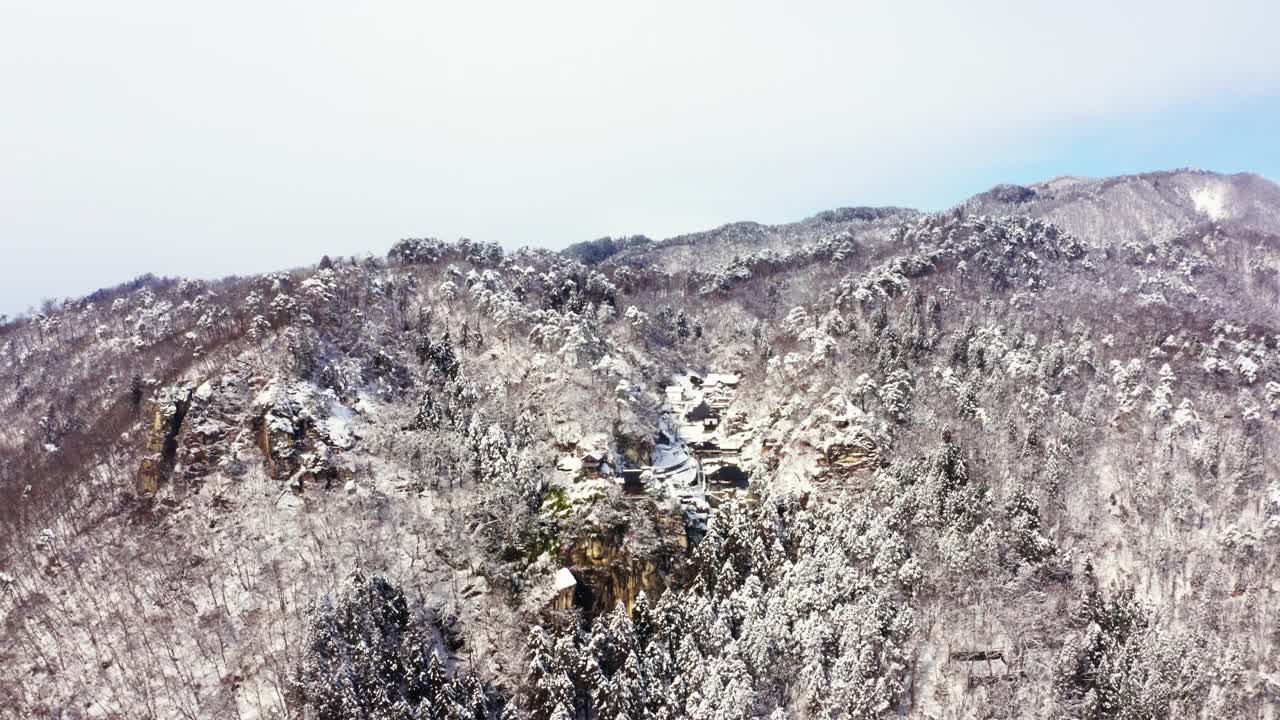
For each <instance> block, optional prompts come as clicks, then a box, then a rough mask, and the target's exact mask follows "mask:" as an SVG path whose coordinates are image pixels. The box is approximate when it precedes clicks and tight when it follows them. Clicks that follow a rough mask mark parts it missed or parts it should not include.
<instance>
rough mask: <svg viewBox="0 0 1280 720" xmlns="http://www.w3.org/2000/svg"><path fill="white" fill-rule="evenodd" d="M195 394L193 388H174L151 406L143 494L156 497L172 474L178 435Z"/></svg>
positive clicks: (142, 466) (140, 486)
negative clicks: (150, 494)
mask: <svg viewBox="0 0 1280 720" xmlns="http://www.w3.org/2000/svg"><path fill="white" fill-rule="evenodd" d="M194 393H195V387H194V386H192V385H174V386H172V387H168V388H165V389H164V390H162V391H160V392H159V393H158V394H157V395H156V397H155V398H154V399H153V400H151V401H150V403H148V411H149V412H150V414H151V416H152V422H151V429H150V430H149V431H148V433H147V453H146V455H145V456H144V457H143V458H142V463H141V464H140V465H139V466H138V490H139V491H140V492H145V493H152V494H153V493H155V492H156V491H157V490H159V489H160V485H161V483H163V482H165V481H166V480H168V479H169V475H170V474H171V473H172V472H173V466H174V461H175V457H176V455H177V451H178V433H180V432H181V431H182V421H183V420H184V419H185V418H186V415H187V410H188V409H189V408H190V407H191V397H192V395H193V394H194Z"/></svg>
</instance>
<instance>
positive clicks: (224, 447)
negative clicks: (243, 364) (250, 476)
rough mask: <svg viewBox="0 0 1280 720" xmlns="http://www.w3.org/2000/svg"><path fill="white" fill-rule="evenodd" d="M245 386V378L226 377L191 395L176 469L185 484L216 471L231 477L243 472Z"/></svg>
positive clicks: (246, 436) (203, 384) (207, 382)
mask: <svg viewBox="0 0 1280 720" xmlns="http://www.w3.org/2000/svg"><path fill="white" fill-rule="evenodd" d="M245 385H246V382H245V378H244V377H242V376H239V375H236V374H228V375H224V376H222V377H221V378H215V379H211V380H208V381H206V382H204V383H202V384H200V385H199V386H198V387H197V388H196V389H195V392H194V393H192V396H191V407H190V409H189V411H188V413H187V418H186V422H185V425H184V428H183V431H182V436H181V438H180V439H179V447H178V457H177V466H176V467H175V470H177V471H179V472H180V473H181V477H182V478H183V479H184V480H189V481H194V480H198V479H200V478H203V477H205V476H207V475H209V474H210V473H212V472H214V471H215V470H220V471H222V472H224V473H226V474H228V475H230V476H237V475H239V474H240V473H241V472H243V463H242V462H241V458H240V450H241V449H242V448H243V446H244V445H245V444H246V443H247V438H248V429H247V426H248V423H247V420H246V413H245V412H244V408H245V404H246V397H245V392H246V391H245Z"/></svg>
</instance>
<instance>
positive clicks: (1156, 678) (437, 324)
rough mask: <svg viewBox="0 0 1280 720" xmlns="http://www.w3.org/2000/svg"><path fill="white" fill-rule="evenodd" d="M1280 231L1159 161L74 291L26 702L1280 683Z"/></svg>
mask: <svg viewBox="0 0 1280 720" xmlns="http://www.w3.org/2000/svg"><path fill="white" fill-rule="evenodd" d="M1277 232H1280V189H1277V187H1276V186H1275V185H1272V184H1270V183H1268V182H1267V181H1265V180H1262V179H1260V178H1256V177H1253V176H1220V175H1214V174H1209V173H1199V172H1175V173H1156V174H1150V175H1141V176H1131V177H1125V178H1114V179H1109V180H1099V181H1094V180H1077V179H1059V180H1055V181H1050V182H1047V183H1042V184H1037V185H1033V186H1030V187H1028V188H1015V187H1008V186H1002V187H999V188H996V189H994V190H992V191H991V192H988V193H984V194H983V195H980V196H977V197H975V198H973V199H971V200H970V201H968V202H966V203H963V204H961V205H959V206H957V207H956V208H955V209H953V210H951V211H948V212H945V213H939V214H936V215H925V214H920V213H916V212H913V211H905V210H898V209H888V210H864V209H857V210H844V211H835V212H833V213H824V214H821V215H819V216H815V217H814V218H810V219H809V220H805V221H802V222H800V223H796V224H793V225H785V226H779V227H773V228H771V227H766V226H760V225H755V224H737V225H731V226H726V227H725V228H720V229H717V230H714V231H710V232H707V233H699V234H694V235H689V236H682V237H680V238H675V239H672V240H669V241H664V242H660V243H649V242H643V241H637V242H630V241H628V242H623V243H610V244H608V247H605V245H604V244H601V245H600V246H599V247H593V248H585V249H583V250H584V252H586V254H582V253H581V252H579V253H577V254H574V255H573V257H565V256H561V255H557V254H553V253H549V252H545V251H531V250H520V251H516V252H512V253H504V252H503V251H502V250H501V249H500V248H498V247H496V246H493V245H487V244H483V243H472V242H469V241H459V242H458V243H443V242H439V241H435V240H405V241H401V242H399V243H397V244H396V245H395V246H394V247H393V248H392V250H391V252H390V253H389V254H388V255H387V257H386V258H385V259H378V258H365V259H338V260H337V261H331V260H329V259H327V258H326V259H325V260H324V261H322V262H321V263H320V264H318V265H317V266H315V267H308V268H301V269H297V270H294V271H291V272H287V273H274V274H270V275H265V276H260V277H251V278H231V279H228V280H225V281H222V282H217V283H199V282H188V281H183V282H171V281H162V280H157V279H154V278H143V279H140V280H139V281H137V282H135V283H132V284H130V285H127V286H122V287H120V288H117V289H113V290H108V291H102V292H100V293H97V294H95V295H94V296H91V297H88V298H83V299H79V300H71V301H67V302H65V303H62V304H60V305H58V306H55V307H51V308H49V309H48V310H47V312H45V313H42V314H41V315H39V316H37V317H35V318H29V319H22V320H19V321H17V322H14V323H11V324H9V325H8V326H5V327H4V328H3V329H0V383H3V385H2V386H0V387H3V391H2V393H0V413H3V416H4V417H6V419H7V421H8V422H7V423H6V425H5V427H4V428H2V429H0V460H3V462H0V493H3V495H2V496H0V507H2V508H5V511H4V513H3V514H2V515H0V520H2V521H3V523H4V525H3V528H4V532H3V536H2V537H0V539H2V541H3V550H2V551H0V557H3V561H0V562H2V565H0V571H2V572H3V575H0V582H3V586H4V587H3V595H2V596H0V613H2V618H0V619H2V621H3V623H4V627H5V632H4V636H3V637H4V640H3V644H2V645H0V657H2V658H3V663H0V714H3V713H10V714H11V715H12V716H14V717H175V716H182V717H193V718H194V717H199V718H204V717H239V718H247V717H265V716H276V717H304V716H307V713H310V716H311V717H326V718H349V717H350V718H354V717H388V718H410V717H464V716H465V717H476V716H484V715H498V714H500V713H505V714H506V715H507V716H516V717H523V716H529V717H535V718H548V717H553V716H557V714H560V716H564V715H565V714H568V715H570V716H574V715H576V716H577V717H592V718H594V717H601V718H604V717H621V716H624V715H625V716H627V717H641V716H646V717H648V716H652V717H662V716H665V717H710V716H717V717H742V718H746V717H771V716H778V717H781V716H788V715H789V716H795V717H808V716H832V717H857V718H872V717H883V716H889V715H894V714H899V715H907V716H910V717H920V718H925V717H931V718H941V717H956V718H961V717H1009V718H1012V717H1044V718H1051V717H1052V718H1058V717H1071V716H1085V715H1087V716H1090V717H1196V716H1207V717H1248V716H1257V715H1259V714H1264V715H1263V716H1265V713H1268V712H1269V713H1274V712H1275V711H1276V709H1277V708H1276V700H1275V698H1276V691H1277V686H1278V684H1280V674H1278V673H1280V671H1278V670H1277V668H1276V667H1275V658H1276V657H1277V648H1280V566H1278V565H1277V557H1280V555H1278V554H1277V551H1278V550H1280V480H1278V478H1280V474H1278V472H1277V470H1278V467H1277V457H1276V455H1275V450H1274V449H1275V448H1276V447H1280V349H1278V345H1280V322H1278V320H1277V319H1278V318H1280V312H1278V310H1280V282H1277V274H1278V273H1280V242H1278V241H1277ZM587 251H589V252H587ZM574 258H581V259H586V260H589V261H591V263H592V264H591V265H584V264H582V263H581V262H579V261H578V259H574Z"/></svg>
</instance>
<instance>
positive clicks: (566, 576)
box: [555, 568, 578, 592]
mask: <svg viewBox="0 0 1280 720" xmlns="http://www.w3.org/2000/svg"><path fill="white" fill-rule="evenodd" d="M555 583H556V592H563V591H565V590H568V589H569V588H572V587H577V585H578V578H576V577H574V576H573V571H571V570H570V569H569V568H560V569H559V570H557V571H556V577H555Z"/></svg>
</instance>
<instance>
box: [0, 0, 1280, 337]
mask: <svg viewBox="0 0 1280 720" xmlns="http://www.w3.org/2000/svg"><path fill="white" fill-rule="evenodd" d="M1277 27H1280V2H1276V0H1251V1H1250V0H1215V1H1214V2H1205V1H1204V0H1197V1H1195V2H1190V1H1187V0H1163V1H1160V2H1154V1H1152V2H1123V1H1122V0H1109V1H1106V2H1094V1H1092V0H1076V1H1075V2H1070V3H1064V2H1037V1H1035V0H1017V1H1015V2H980V1H979V2H954V1H952V0H938V1H936V2H926V1H922V0H917V1H916V2H906V1H903V0H897V1H894V2H866V1H862V2H859V1H857V0H847V1H846V2H833V3H804V2H787V3H780V2H761V3H756V2H743V1H741V0H738V1H735V2H692V1H690V0H684V1H682V2H655V1H653V0H646V1H645V2H627V3H621V2H557V1H555V0H550V1H548V0H541V1H539V2H531V1H528V0H524V1H521V2H448V3H444V2H441V3H435V2H428V1H426V0H414V1H411V2H376V1H373V0H370V1H368V2H324V1H322V0H306V1H305V2H303V1H298V2H279V1H274V0H255V1H254V2H235V1H226V0H224V1H223V2H216V3H200V4H196V3H184V2H174V1H173V0H156V1H154V2H141V1H137V0H115V1H114V2H102V1H101V0H83V1H75V2H63V1H61V0H0V245H2V246H3V249H4V253H3V255H0V312H10V313H13V312H16V311H20V310H23V309H25V308H27V307H28V306H30V305H33V304H35V303H37V302H38V301H39V300H40V299H41V298H43V297H64V296H69V295H81V294H84V293H86V292H89V291H92V290H93V289H95V288H98V287H102V286H108V285H113V284H116V283H118V282H121V281H124V280H127V279H129V278H131V277H133V276H136V275H138V274H141V273H143V272H154V273H157V274H165V275H185V276H194V277H217V276H222V275H226V274H232V273H249V272H259V271H265V270H271V269H280V268H286V267H291V266H296V265H300V264H304V263H312V262H315V261H316V260H318V259H319V257H320V256H321V255H323V254H325V253H328V254H341V255H347V254H351V253H364V252H373V253H377V254H382V253H384V252H385V251H386V249H387V248H388V247H390V245H391V243H393V242H394V241H395V240H396V239H398V238H401V237H408V236H424V235H433V236H437V237H442V238H448V239H452V238H456V237H460V236H467V237H471V238H475V239H479V240H495V241H498V242H501V243H502V244H503V245H506V246H508V247H515V246H518V245H524V244H529V245H541V246H547V247H553V248H559V247H563V246H564V245H566V244H568V243H571V242H576V241H579V240H586V239H591V238H595V237H599V236H602V235H608V234H614V235H616V234H632V233H645V234H647V235H649V236H651V237H654V238H662V237H666V236H669V235H673V234H677V233H680V232H685V231H691V230H697V229H703V228H707V227H711V226H715V225H718V224H721V223H723V222H727V221H733V220H743V219H751V220H759V221H763V222H782V221H787V220H793V219H799V218H801V217H803V216H806V215H809V214H811V213H813V212H815V211H817V210H821V209H825V208H829V207H836V206H841V205H861V204H897V205H909V206H915V207H921V208H925V209H938V208H943V207H947V206H950V205H952V204H954V203H956V202H958V201H960V200H961V199H963V198H964V197H965V196H967V195H970V194H973V193H975V192H979V191H981V190H984V189H986V188H987V187H989V186H991V185H993V184H995V183H997V182H1002V181H1013V182H1031V181H1034V180H1039V179H1044V178H1047V177H1050V176H1054V175H1061V174H1076V175H1108V174H1117V173H1123V172H1135V171H1142V170H1152V169H1163V168H1171V167H1179V166H1199V167H1205V168H1208V169H1213V170H1221V171H1239V170H1253V171H1256V172H1260V173H1262V174H1263V175H1266V176H1268V177H1271V178H1273V179H1276V178H1278V177H1280V139H1278V138H1277V136H1276V128H1278V127H1280V52H1277V50H1276V42H1277V41H1276V32H1277Z"/></svg>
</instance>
